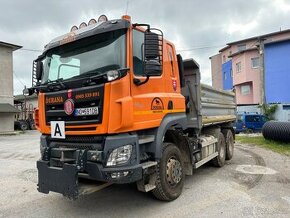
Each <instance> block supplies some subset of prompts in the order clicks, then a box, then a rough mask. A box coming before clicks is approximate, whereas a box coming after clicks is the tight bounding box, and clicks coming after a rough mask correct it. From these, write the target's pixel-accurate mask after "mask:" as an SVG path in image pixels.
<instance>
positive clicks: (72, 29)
mask: <svg viewBox="0 0 290 218" xmlns="http://www.w3.org/2000/svg"><path fill="white" fill-rule="evenodd" d="M78 29H79V28H78V27H77V26H72V28H71V29H70V31H71V32H72V31H76V30H78Z"/></svg>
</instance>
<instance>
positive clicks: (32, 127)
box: [28, 120, 36, 130]
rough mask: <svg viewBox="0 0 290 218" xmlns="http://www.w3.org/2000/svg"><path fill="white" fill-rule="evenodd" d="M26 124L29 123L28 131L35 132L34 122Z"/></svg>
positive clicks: (30, 121)
mask: <svg viewBox="0 0 290 218" xmlns="http://www.w3.org/2000/svg"><path fill="white" fill-rule="evenodd" d="M28 122H29V129H31V130H35V129H36V128H35V124H34V120H29V121H28Z"/></svg>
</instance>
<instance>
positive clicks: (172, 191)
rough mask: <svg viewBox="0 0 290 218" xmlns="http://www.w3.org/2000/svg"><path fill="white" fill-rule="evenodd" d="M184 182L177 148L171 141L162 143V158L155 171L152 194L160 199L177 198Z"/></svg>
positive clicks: (180, 157) (181, 163) (180, 158)
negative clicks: (154, 186)
mask: <svg viewBox="0 0 290 218" xmlns="http://www.w3.org/2000/svg"><path fill="white" fill-rule="evenodd" d="M183 184H184V168H183V161H182V156H181V152H180V150H179V148H178V147H177V146H176V145H174V144H173V143H163V153H162V158H161V160H160V162H159V164H158V166H157V171H156V184H155V185H156V188H155V189H154V190H153V191H152V193H153V195H154V196H155V197H156V198H157V199H159V200H162V201H172V200H175V199H176V198H178V197H179V196H180V194H181V192H182V189H183Z"/></svg>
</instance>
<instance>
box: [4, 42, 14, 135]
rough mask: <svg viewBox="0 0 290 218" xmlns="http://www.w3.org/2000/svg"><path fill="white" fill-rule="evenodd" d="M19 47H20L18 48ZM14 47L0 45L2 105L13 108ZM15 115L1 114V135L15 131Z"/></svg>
mask: <svg viewBox="0 0 290 218" xmlns="http://www.w3.org/2000/svg"><path fill="white" fill-rule="evenodd" d="M17 47H18V46H17ZM13 49H16V48H13V47H9V46H3V45H0V103H8V104H10V105H12V106H13V104H14V98H13V59H12V52H13ZM14 116H15V114H14V113H9V112H1V113H0V133H5V132H12V131H14Z"/></svg>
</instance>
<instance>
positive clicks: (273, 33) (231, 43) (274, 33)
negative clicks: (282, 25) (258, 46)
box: [227, 29, 290, 45]
mask: <svg viewBox="0 0 290 218" xmlns="http://www.w3.org/2000/svg"><path fill="white" fill-rule="evenodd" d="M282 33H290V29H287V30H283V31H278V32H272V33H268V34H264V35H260V36H254V37H250V38H246V39H242V40H238V41H234V42H230V43H227V45H233V44H238V43H243V42H246V41H250V40H254V39H260V38H266V37H270V36H275V35H279V34H282Z"/></svg>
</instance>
